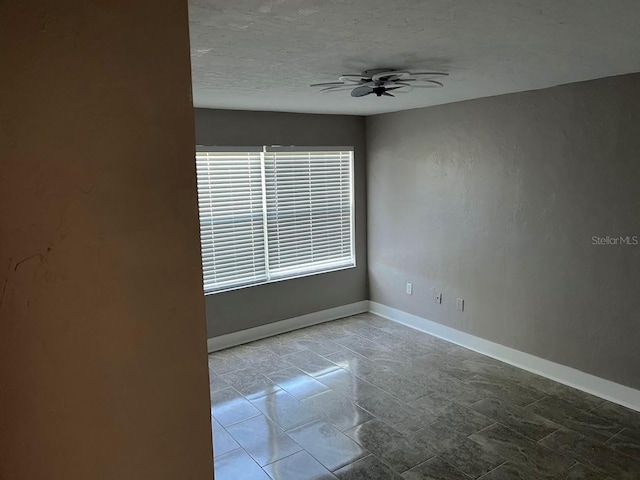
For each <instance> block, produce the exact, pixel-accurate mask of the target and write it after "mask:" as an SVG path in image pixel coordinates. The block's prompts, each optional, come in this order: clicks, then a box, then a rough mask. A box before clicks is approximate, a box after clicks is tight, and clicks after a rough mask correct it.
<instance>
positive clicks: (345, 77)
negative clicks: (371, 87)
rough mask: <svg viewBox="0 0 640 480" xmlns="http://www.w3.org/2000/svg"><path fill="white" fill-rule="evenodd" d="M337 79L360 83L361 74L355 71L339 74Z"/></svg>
mask: <svg viewBox="0 0 640 480" xmlns="http://www.w3.org/2000/svg"><path fill="white" fill-rule="evenodd" d="M338 80H340V81H341V82H345V83H346V82H350V83H360V81H361V80H362V75H361V74H359V73H358V74H355V73H347V74H345V75H340V76H339V77H338Z"/></svg>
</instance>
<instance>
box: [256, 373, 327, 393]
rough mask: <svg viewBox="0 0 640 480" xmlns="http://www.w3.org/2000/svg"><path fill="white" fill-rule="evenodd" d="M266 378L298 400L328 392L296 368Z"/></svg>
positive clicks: (323, 386)
mask: <svg viewBox="0 0 640 480" xmlns="http://www.w3.org/2000/svg"><path fill="white" fill-rule="evenodd" d="M268 378H269V379H270V380H271V381H273V382H275V383H276V384H278V385H280V387H282V388H283V389H284V390H286V391H287V392H288V393H289V394H291V395H292V396H294V397H295V398H297V399H298V400H302V399H304V398H307V397H310V396H312V395H317V394H318V393H321V392H326V391H327V390H329V388H328V387H327V386H326V385H323V384H322V383H320V382H318V381H317V380H316V379H315V378H313V377H312V376H311V375H307V374H306V373H304V372H303V371H302V370H300V369H299V368H297V367H292V368H288V369H286V370H281V371H279V372H275V373H272V374H270V375H268Z"/></svg>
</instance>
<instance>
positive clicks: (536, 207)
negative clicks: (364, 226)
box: [367, 75, 640, 388]
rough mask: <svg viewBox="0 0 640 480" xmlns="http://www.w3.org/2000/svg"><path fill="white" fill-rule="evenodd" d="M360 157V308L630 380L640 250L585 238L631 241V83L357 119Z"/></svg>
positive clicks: (639, 330) (635, 378) (638, 224)
mask: <svg viewBox="0 0 640 480" xmlns="http://www.w3.org/2000/svg"><path fill="white" fill-rule="evenodd" d="M367 149H368V151H367V165H368V169H367V177H368V187H367V190H368V212H369V217H368V219H369V231H368V239H369V272H370V277H369V282H370V291H371V299H372V300H373V301H376V302H380V303H383V304H385V305H389V306H391V307H395V308H399V309H401V310H404V311H407V312H410V313H413V314H415V315H419V316H422V317H425V318H428V319H430V320H433V321H436V322H439V323H442V324H445V325H448V326H451V327H454V328H456V329H459V330H462V331H465V332H469V333H471V334H473V335H477V336H480V337H483V338H486V339H489V340H492V341H495V342H498V343H500V344H503V345H507V346H509V347H513V348H515V349H518V350H521V351H524V352H528V353H531V354H534V355H537V356H540V357H543V358H546V359H549V360H552V361H555V362H558V363H561V364H564V365H568V366H571V367H574V368H577V369H579V370H582V371H585V372H589V373H592V374H594V375H597V376H600V377H603V378H607V379H610V380H613V381H616V382H619V383H622V384H625V385H628V386H631V387H635V388H638V387H640V361H638V351H639V348H640V246H594V245H592V236H594V235H597V236H606V235H610V236H618V235H640V194H639V193H640V159H639V154H640V75H629V76H623V77H615V78H609V79H602V80H597V81H592V82H585V83H578V84H571V85H566V86H560V87H555V88H551V89H546V90H540V91H534V92H525V93H519V94H513V95H505V96H501V97H493V98H486V99H480V100H474V101H469V102H463V103H457V104H450V105H445V106H440V107H431V108H426V109H419V110H411V111H405V112H398V113H392V114H385V115H379V116H373V117H368V118H367ZM405 281H411V282H413V284H414V294H413V295H412V296H408V295H406V294H405V293H404V284H405ZM436 291H438V292H442V293H443V296H444V302H443V304H442V305H437V304H436V303H435V302H434V300H433V294H434V293H435V292H436ZM456 297H462V298H464V299H465V301H466V309H465V311H464V312H459V311H457V310H456V305H455V304H456Z"/></svg>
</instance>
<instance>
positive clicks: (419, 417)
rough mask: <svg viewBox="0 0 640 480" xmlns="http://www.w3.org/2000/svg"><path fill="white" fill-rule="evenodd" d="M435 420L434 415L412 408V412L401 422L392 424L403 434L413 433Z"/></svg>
mask: <svg viewBox="0 0 640 480" xmlns="http://www.w3.org/2000/svg"><path fill="white" fill-rule="evenodd" d="M409 408H411V407H409ZM435 421H436V418H435V417H434V416H432V415H430V414H428V413H424V412H420V411H418V410H416V409H414V408H411V412H410V413H409V415H408V416H407V417H406V418H403V419H402V420H400V421H399V422H394V423H392V424H391V426H392V427H393V428H395V429H396V430H397V431H398V432H400V433H402V434H403V435H411V434H412V433H415V432H417V431H418V430H422V429H423V428H426V427H428V426H429V425H431V424H432V423H433V422H435Z"/></svg>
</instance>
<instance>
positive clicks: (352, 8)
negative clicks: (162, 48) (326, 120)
mask: <svg viewBox="0 0 640 480" xmlns="http://www.w3.org/2000/svg"><path fill="white" fill-rule="evenodd" d="M189 19H190V24H191V63H192V71H193V96H194V104H195V106H197V107H210V108H226V109H236V110H278V111H289V112H310V113H344V114H361V115H370V114H375V113H382V112H390V111H396V110H404V109H408V108H416V107H423V106H428V105H437V104H442V103H449V102H456V101H460V100H467V99H471V98H478V97H486V96H491V95H499V94H503V93H511V92H518V91H524V90H532V89H538V88H544V87H549V86H553V85H558V84H562V83H569V82H576V81H581V80H589V79H594V78H600V77H607V76H612V75H619V74H624V73H631V72H638V71H640V0H343V1H340V0H298V1H294V0H190V2H189ZM377 67H395V68H400V69H407V68H414V69H433V70H443V71H446V72H449V73H450V75H451V76H450V77H449V78H447V79H446V81H445V82H444V83H445V87H444V88H442V89H421V90H413V91H412V92H410V93H407V94H404V95H401V96H400V95H399V96H398V97H396V98H390V97H381V98H378V97H375V96H374V95H369V96H367V97H363V98H351V97H350V96H349V92H348V91H346V92H339V93H331V94H320V93H317V89H312V88H309V84H310V83H315V82H330V81H335V80H337V77H338V75H340V74H343V73H359V72H360V71H362V70H365V69H371V68H377Z"/></svg>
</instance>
